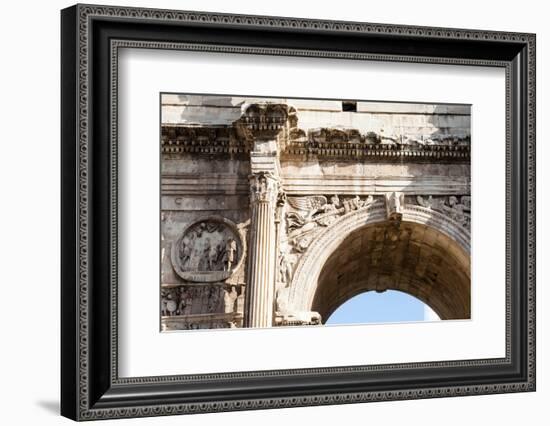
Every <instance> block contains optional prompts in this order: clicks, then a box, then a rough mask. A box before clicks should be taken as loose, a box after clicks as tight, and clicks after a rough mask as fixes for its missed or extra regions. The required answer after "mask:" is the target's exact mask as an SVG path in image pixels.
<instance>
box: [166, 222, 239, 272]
mask: <svg viewBox="0 0 550 426" xmlns="http://www.w3.org/2000/svg"><path fill="white" fill-rule="evenodd" d="M243 254H244V241H243V238H242V236H241V234H240V232H239V230H238V229H237V226H236V225H235V224H234V223H233V222H231V221H230V220H228V219H225V218H223V217H220V216H208V217H206V218H203V219H200V220H198V221H196V222H193V223H191V224H190V225H189V226H187V228H185V229H184V231H183V233H182V234H181V236H180V237H179V238H178V239H177V241H176V243H175V244H173V245H172V253H171V260H172V266H173V267H174V270H175V271H176V273H177V274H178V275H179V276H180V277H181V278H183V279H184V280H186V281H192V282H214V281H223V280H225V279H227V278H229V277H230V276H231V275H233V273H234V272H235V271H236V270H237V268H238V267H239V266H240V264H241V262H242V259H243Z"/></svg>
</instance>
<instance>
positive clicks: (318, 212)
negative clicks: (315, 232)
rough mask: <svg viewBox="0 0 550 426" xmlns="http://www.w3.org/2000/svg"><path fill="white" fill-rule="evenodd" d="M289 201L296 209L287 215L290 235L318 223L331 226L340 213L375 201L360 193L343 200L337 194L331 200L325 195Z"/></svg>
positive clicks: (307, 229) (300, 232) (295, 198)
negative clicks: (361, 196) (363, 196)
mask: <svg viewBox="0 0 550 426" xmlns="http://www.w3.org/2000/svg"><path fill="white" fill-rule="evenodd" d="M287 199H288V203H289V204H290V206H291V207H292V208H293V209H294V211H291V212H288V213H287V215H286V218H287V223H288V230H289V237H290V238H292V237H293V236H296V235H298V234H303V233H306V232H307V231H310V230H312V229H314V228H315V227H316V226H317V225H320V226H329V225H330V224H332V223H333V222H334V221H335V220H336V218H337V216H338V215H340V214H347V213H349V212H351V211H354V210H358V209H361V208H363V207H367V206H368V205H370V204H372V203H373V202H374V198H373V197H372V195H371V196H369V197H367V198H366V199H365V200H363V199H361V198H360V197H359V196H358V195H356V196H355V197H353V198H345V199H343V200H341V199H340V197H339V196H338V195H336V194H334V195H332V196H331V197H330V202H328V201H327V198H326V197H325V196H323V195H314V196H309V197H288V198H287Z"/></svg>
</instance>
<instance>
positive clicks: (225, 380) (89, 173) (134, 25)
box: [61, 5, 536, 420]
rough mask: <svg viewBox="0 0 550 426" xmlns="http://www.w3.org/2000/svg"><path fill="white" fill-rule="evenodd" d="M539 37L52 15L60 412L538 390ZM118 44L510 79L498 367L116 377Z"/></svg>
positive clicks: (195, 409) (80, 414)
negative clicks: (485, 69) (486, 73)
mask: <svg viewBox="0 0 550 426" xmlns="http://www.w3.org/2000/svg"><path fill="white" fill-rule="evenodd" d="M535 42H536V37H535V35H534V34H524V33H510V32H495V31H480V30H464V29H449V28H432V27H413V26H402V25H386V24H369V23H360V22H335V21H324V20H308V19H295V18H281V17H270V16H243V15H229V14H218V13H203V12H185V11H170V10H154V9H138V8H128V7H105V6H97V5H75V6H72V7H70V8H67V9H64V10H63V11H62V12H61V52H62V57H61V68H62V74H61V83H62V91H61V99H62V111H61V112H62V117H61V135H62V137H61V162H62V173H61V192H62V206H61V207H62V209H61V211H62V215H61V223H62V231H61V242H62V249H61V250H62V252H61V255H62V264H61V272H62V274H61V324H62V326H61V414H62V415H64V416H66V417H68V418H71V419H74V420H90V419H103V418H120V417H139V416H158V415H169V414H183V413H204V412H215V411H229V410H246V409H262V408H277V407H293V406H307V405H321V404H343V403H353V402H366V401H381V400H399V399H415V398H434V397H444V396H464V395H477V394H490V393H504V392H520V391H534V390H535ZM120 46H133V47H148V48H158V49H180V48H182V47H185V46H187V48H191V47H193V46H194V48H195V49H196V50H199V51H211V50H215V51H219V52H224V51H227V52H232V53H243V54H246V53H251V52H254V53H260V54H265V55H289V54H291V55H299V56H312V57H327V58H343V59H350V60H364V59H368V60H384V61H388V60H389V61H399V62H419V63H420V62H421V63H433V64H441V63H444V64H459V65H465V66H468V65H485V66H493V67H502V68H504V69H505V70H506V116H507V117H506V124H507V129H506V143H507V159H506V161H507V164H506V181H507V183H506V196H507V201H506V202H507V212H506V228H507V229H506V230H503V232H506V241H507V247H506V280H507V349H506V357H504V358H498V359H482V360H462V361H446V362H433V363H412V364H388V365H381V366H376V368H369V366H352V367H331V366H327V367H326V368H321V369H300V370H274V371H263V372H262V371H256V372H243V373H220V374H205V375H194V376H161V377H136V378H119V377H118V373H117V371H118V370H117V362H118V361H117V310H116V307H117V282H116V259H117V245H116V241H117V222H116V202H117V163H116V158H117V157H116V155H117V152H116V113H117V111H116V108H113V105H115V106H116V104H114V103H113V99H114V98H116V85H117V75H116V51H117V47H120Z"/></svg>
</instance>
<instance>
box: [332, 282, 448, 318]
mask: <svg viewBox="0 0 550 426" xmlns="http://www.w3.org/2000/svg"><path fill="white" fill-rule="evenodd" d="M434 320H439V317H438V316H437V314H436V313H435V312H434V311H433V310H432V309H431V308H430V307H429V306H428V305H426V304H425V303H423V302H422V301H420V300H419V299H417V298H415V297H413V296H410V295H408V294H406V293H403V292H401V291H396V290H387V291H385V292H383V293H377V292H375V291H369V292H365V293H361V294H359V295H357V296H354V297H352V298H351V299H349V300H348V301H346V302H344V303H343V304H342V305H340V306H339V307H338V308H337V309H336V310H335V311H334V312H333V313H332V315H331V316H330V317H329V318H328V320H327V321H326V323H325V324H326V325H336V324H340V325H344V324H368V323H384V322H407V321H434Z"/></svg>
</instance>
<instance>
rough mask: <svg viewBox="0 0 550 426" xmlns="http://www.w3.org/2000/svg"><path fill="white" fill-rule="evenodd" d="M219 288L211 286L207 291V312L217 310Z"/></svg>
mask: <svg viewBox="0 0 550 426" xmlns="http://www.w3.org/2000/svg"><path fill="white" fill-rule="evenodd" d="M221 291H222V290H221V288H220V287H216V286H211V287H210V289H209V290H208V303H207V310H208V312H215V311H217V310H218V307H219V305H220V292H221Z"/></svg>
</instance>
